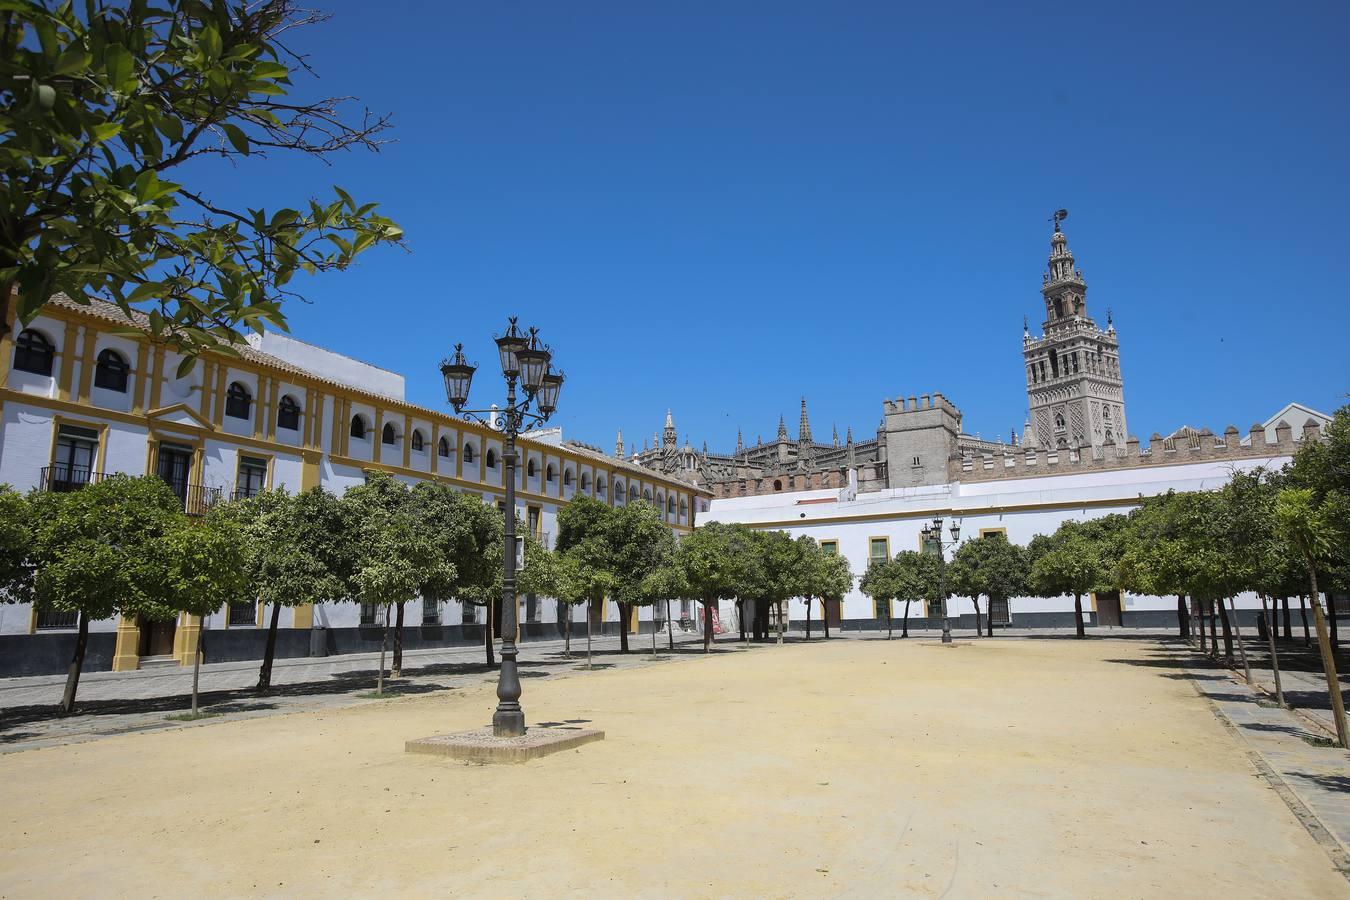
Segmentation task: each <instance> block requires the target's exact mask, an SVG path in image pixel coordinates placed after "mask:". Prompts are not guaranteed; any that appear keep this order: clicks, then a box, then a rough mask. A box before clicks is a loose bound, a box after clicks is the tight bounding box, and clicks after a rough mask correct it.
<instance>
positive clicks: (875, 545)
mask: <svg viewBox="0 0 1350 900" xmlns="http://www.w3.org/2000/svg"><path fill="white" fill-rule="evenodd" d="M868 546H869V549H868V551H867V564H868V565H869V566H875V565H876V564H877V563H881V562H885V561H886V560H887V559H888V558H890V555H891V542H890V541H889V540H888V539H887V538H872V540H871V543H870V544H869V545H868Z"/></svg>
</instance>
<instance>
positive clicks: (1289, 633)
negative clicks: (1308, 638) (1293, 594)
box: [1284, 597, 1294, 641]
mask: <svg viewBox="0 0 1350 900" xmlns="http://www.w3.org/2000/svg"><path fill="white" fill-rule="evenodd" d="M1284 639H1285V640H1286V641H1292V640H1293V639H1294V623H1293V622H1292V621H1290V619H1289V598H1288V597H1285V598H1284Z"/></svg>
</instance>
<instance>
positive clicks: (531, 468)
mask: <svg viewBox="0 0 1350 900" xmlns="http://www.w3.org/2000/svg"><path fill="white" fill-rule="evenodd" d="M537 472H538V469H537V468H536V466H535V464H534V457H533V456H532V457H530V460H529V462H527V463H525V474H526V475H528V476H529V477H530V478H533V477H534V476H535V474H536V473H537Z"/></svg>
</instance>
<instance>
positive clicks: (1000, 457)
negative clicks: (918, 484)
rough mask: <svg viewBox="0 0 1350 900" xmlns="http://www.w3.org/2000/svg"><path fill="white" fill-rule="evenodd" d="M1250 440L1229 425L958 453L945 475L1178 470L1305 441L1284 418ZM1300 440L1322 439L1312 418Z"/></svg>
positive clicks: (1279, 451)
mask: <svg viewBox="0 0 1350 900" xmlns="http://www.w3.org/2000/svg"><path fill="white" fill-rule="evenodd" d="M1247 436H1248V442H1247V443H1246V444H1244V443H1243V442H1242V439H1241V437H1240V436H1239V432H1238V430H1237V428H1236V427H1235V426H1232V425H1229V426H1228V427H1227V428H1225V429H1224V433H1223V435H1222V437H1220V436H1218V435H1215V434H1214V433H1213V432H1212V431H1210V430H1209V429H1208V428H1206V429H1204V430H1202V431H1199V432H1190V433H1187V434H1183V435H1180V436H1174V437H1169V438H1163V437H1162V436H1161V435H1158V434H1154V435H1153V437H1152V438H1150V439H1149V445H1148V447H1146V448H1142V449H1141V448H1140V446H1139V438H1137V437H1134V436H1133V435H1131V437H1130V439H1129V440H1128V441H1126V442H1125V446H1124V447H1120V446H1118V445H1117V446H1107V447H1102V448H1099V449H1098V450H1097V451H1096V452H1095V453H1094V452H1093V448H1092V447H1073V448H1060V449H1057V450H1044V449H1038V448H1033V447H1013V446H1011V445H1009V446H1008V448H1007V449H1006V450H1005V451H1004V452H1003V453H1001V454H1000V453H997V452H993V453H989V452H985V453H973V452H964V453H963V452H961V451H957V452H954V453H952V454H951V456H950V457H949V458H948V460H947V475H948V480H949V481H961V482H967V483H968V482H972V481H995V480H998V479H1004V478H1034V477H1036V476H1039V475H1071V474H1078V473H1082V472H1100V471H1106V470H1110V469H1128V468H1144V467H1148V466H1175V465H1183V464H1185V463H1192V462H1208V461H1212V460H1228V459H1232V460H1238V459H1264V458H1269V457H1272V456H1292V455H1293V454H1294V452H1295V451H1296V450H1297V449H1298V448H1299V446H1300V443H1301V441H1296V440H1295V439H1294V432H1293V429H1292V428H1290V427H1289V423H1288V422H1286V421H1284V420H1283V419H1281V420H1280V422H1279V424H1277V425H1276V426H1275V440H1274V441H1273V442H1271V441H1268V440H1267V439H1266V430H1265V428H1264V427H1263V426H1262V425H1259V424H1257V425H1253V426H1252V427H1251V428H1250V430H1249V431H1248V433H1247ZM1301 440H1302V441H1309V440H1321V429H1320V426H1319V425H1318V424H1317V423H1316V422H1315V421H1313V420H1312V419H1309V420H1308V421H1307V422H1305V423H1304V425H1303V433H1302V436H1301Z"/></svg>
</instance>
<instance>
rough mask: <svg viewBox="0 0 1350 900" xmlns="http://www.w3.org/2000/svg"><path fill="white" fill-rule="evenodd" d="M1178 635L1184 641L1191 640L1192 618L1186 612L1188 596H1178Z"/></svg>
mask: <svg viewBox="0 0 1350 900" xmlns="http://www.w3.org/2000/svg"><path fill="white" fill-rule="evenodd" d="M1177 634H1178V635H1179V636H1180V637H1181V639H1182V640H1183V641H1189V640H1190V639H1191V616H1190V613H1188V612H1187V611H1186V595H1185V594H1177Z"/></svg>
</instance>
